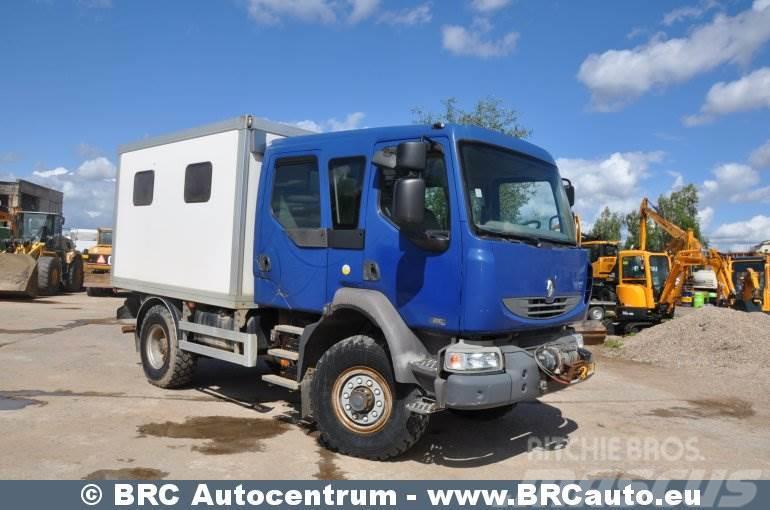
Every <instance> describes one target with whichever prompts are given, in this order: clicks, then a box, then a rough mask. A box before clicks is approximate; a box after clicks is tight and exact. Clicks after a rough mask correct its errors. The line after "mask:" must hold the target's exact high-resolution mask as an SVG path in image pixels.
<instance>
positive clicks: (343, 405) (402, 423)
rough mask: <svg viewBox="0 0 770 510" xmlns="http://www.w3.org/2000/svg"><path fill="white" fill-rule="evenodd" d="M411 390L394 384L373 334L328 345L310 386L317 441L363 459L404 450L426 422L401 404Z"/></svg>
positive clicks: (413, 393) (407, 397) (394, 453)
mask: <svg viewBox="0 0 770 510" xmlns="http://www.w3.org/2000/svg"><path fill="white" fill-rule="evenodd" d="M416 392H417V388H416V387H413V386H412V387H408V386H401V387H400V386H397V385H396V383H395V381H394V378H393V370H392V369H391V366H390V360H389V359H388V355H387V354H386V352H385V349H383V348H382V346H381V345H379V344H378V343H377V342H376V341H375V340H374V339H373V338H371V337H368V336H364V335H357V336H353V337H350V338H348V339H346V340H343V341H342V342H339V343H337V344H335V345H333V346H332V347H331V348H330V349H329V350H328V351H326V352H325V353H324V355H323V356H322V357H321V359H320V360H319V361H318V364H317V365H316V367H315V375H314V376H313V382H312V389H311V393H312V401H313V411H314V415H315V419H316V421H317V423H318V429H319V430H320V432H321V441H322V442H323V443H324V444H325V445H326V446H327V447H329V448H330V449H332V450H336V451H339V452H340V453H342V454H345V455H352V456H355V457H362V458H365V459H373V460H385V459H389V458H391V457H395V456H397V455H400V454H402V453H404V452H405V451H407V450H408V449H409V448H410V447H412V445H414V444H415V443H416V442H417V441H418V440H419V439H420V437H422V435H423V434H424V433H425V430H426V429H427V426H428V417H427V416H425V415H419V414H414V413H412V412H411V411H409V410H408V409H407V408H406V404H407V403H408V402H409V401H410V400H411V399H413V398H414V397H415V396H416Z"/></svg>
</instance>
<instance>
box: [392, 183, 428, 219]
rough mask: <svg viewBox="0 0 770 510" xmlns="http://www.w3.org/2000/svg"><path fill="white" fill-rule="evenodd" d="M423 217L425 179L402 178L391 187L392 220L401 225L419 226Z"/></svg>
mask: <svg viewBox="0 0 770 510" xmlns="http://www.w3.org/2000/svg"><path fill="white" fill-rule="evenodd" d="M424 216H425V179H423V178H422V177H402V178H401V179H399V180H397V181H396V182H395V185H394V187H393V220H394V221H395V222H396V223H398V224H401V225H420V224H421V223H422V222H423V219H424Z"/></svg>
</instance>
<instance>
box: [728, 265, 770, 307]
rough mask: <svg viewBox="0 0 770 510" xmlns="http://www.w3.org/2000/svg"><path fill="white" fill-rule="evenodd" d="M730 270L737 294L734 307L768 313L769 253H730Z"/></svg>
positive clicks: (769, 305) (769, 300)
mask: <svg viewBox="0 0 770 510" xmlns="http://www.w3.org/2000/svg"><path fill="white" fill-rule="evenodd" d="M730 272H731V274H732V276H733V284H734V285H735V287H736V294H737V295H736V299H735V305H734V308H735V309H737V310H743V311H747V312H764V313H770V254H766V253H757V254H750V255H732V256H730Z"/></svg>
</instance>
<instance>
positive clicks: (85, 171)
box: [29, 157, 115, 228]
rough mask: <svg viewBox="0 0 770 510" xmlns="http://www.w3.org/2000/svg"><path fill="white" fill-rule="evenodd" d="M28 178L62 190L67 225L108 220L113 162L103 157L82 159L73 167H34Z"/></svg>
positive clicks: (112, 195) (94, 224) (92, 224)
mask: <svg viewBox="0 0 770 510" xmlns="http://www.w3.org/2000/svg"><path fill="white" fill-rule="evenodd" d="M29 180H31V181H33V182H36V183H38V184H42V185H43V186H48V187H51V188H54V189H57V190H59V191H61V192H62V193H64V216H65V217H66V219H67V227H68V228H94V227H99V226H106V225H110V224H111V223H112V209H113V201H114V199H115V165H114V164H113V163H112V162H111V161H110V160H108V159H107V158H104V157H99V158H95V159H91V160H87V161H84V162H83V163H82V164H81V165H80V166H79V167H78V168H77V170H75V171H71V170H69V169H67V168H64V167H56V168H52V169H47V170H46V169H42V170H35V171H33V172H32V175H31V176H30V178H29Z"/></svg>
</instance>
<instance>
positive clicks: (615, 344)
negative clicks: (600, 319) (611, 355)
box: [604, 338, 623, 349]
mask: <svg viewBox="0 0 770 510" xmlns="http://www.w3.org/2000/svg"><path fill="white" fill-rule="evenodd" d="M604 346H605V347H609V348H610V349H620V348H621V347H623V340H621V339H620V338H608V339H607V340H605V341H604Z"/></svg>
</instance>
